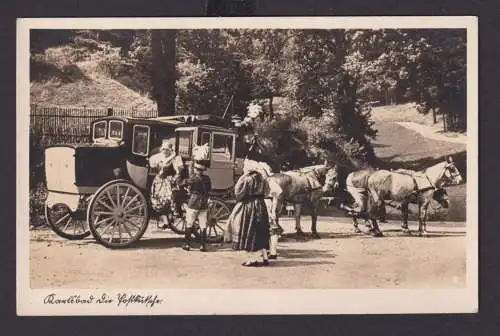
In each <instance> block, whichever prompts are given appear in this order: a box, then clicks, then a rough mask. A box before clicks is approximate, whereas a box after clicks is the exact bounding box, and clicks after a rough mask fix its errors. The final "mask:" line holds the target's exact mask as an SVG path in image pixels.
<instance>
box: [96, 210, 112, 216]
mask: <svg viewBox="0 0 500 336" xmlns="http://www.w3.org/2000/svg"><path fill="white" fill-rule="evenodd" d="M94 214H95V215H97V216H99V215H108V216H111V215H113V213H112V212H111V211H94Z"/></svg>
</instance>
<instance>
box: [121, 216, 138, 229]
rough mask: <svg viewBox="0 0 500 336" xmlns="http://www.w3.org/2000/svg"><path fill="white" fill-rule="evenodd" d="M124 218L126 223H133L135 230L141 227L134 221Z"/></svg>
mask: <svg viewBox="0 0 500 336" xmlns="http://www.w3.org/2000/svg"><path fill="white" fill-rule="evenodd" d="M124 220H125V221H126V222H127V223H130V224H132V225H133V226H134V227H135V228H136V229H137V230H140V229H141V227H140V226H138V225H137V224H136V223H134V222H132V221H131V220H130V219H128V218H125V219H124Z"/></svg>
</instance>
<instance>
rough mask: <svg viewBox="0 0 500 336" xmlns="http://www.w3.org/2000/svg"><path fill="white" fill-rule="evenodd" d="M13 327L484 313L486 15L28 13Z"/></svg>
mask: <svg viewBox="0 0 500 336" xmlns="http://www.w3.org/2000/svg"><path fill="white" fill-rule="evenodd" d="M17 51H18V55H17V56H18V58H17V61H18V64H17V76H18V77H17V78H18V82H17V103H18V111H17V134H18V138H17V154H18V157H17V171H18V177H17V206H18V209H17V213H18V220H17V224H16V225H17V248H18V249H17V284H18V287H17V300H18V302H17V307H18V315H134V314H151V315H158V314H159V315H161V314H165V315H176V314H300V313H303V314H308V313H315V314H318V313H320V314H378V313H466V312H477V308H478V298H477V296H478V291H477V281H478V280H477V277H478V272H477V261H478V260H477V258H478V257H477V250H478V233H477V231H478V224H479V223H478V217H477V201H478V200H477V179H478V177H477V155H478V154H477V153H478V151H477V137H478V130H477V118H478V105H477V66H478V65H477V20H476V19H475V18H472V17H420V18H419V17H408V18H406V17H385V18H384V17H373V18H367V17H359V18H356V17H351V18H340V17H337V18H336V17H328V18H320V17H315V18H305V17H304V18H300V17H296V18H211V19H208V18H205V19H188V18H183V19H181V18H179V19H161V18H157V19H141V18H130V19H125V18H124V19H117V18H109V19H107V18H94V19H90V18H88V19H83V18H82V19H18V35H17Z"/></svg>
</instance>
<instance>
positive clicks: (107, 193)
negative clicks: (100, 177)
mask: <svg viewBox="0 0 500 336" xmlns="http://www.w3.org/2000/svg"><path fill="white" fill-rule="evenodd" d="M106 196H108V199H109V201H110V202H111V204H112V205H113V207H114V208H116V204H115V201H113V198H112V197H111V195H110V193H109V191H107V190H106Z"/></svg>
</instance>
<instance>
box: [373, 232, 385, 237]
mask: <svg viewBox="0 0 500 336" xmlns="http://www.w3.org/2000/svg"><path fill="white" fill-rule="evenodd" d="M373 236H374V237H383V236H384V234H383V233H382V231H376V232H374V233H373Z"/></svg>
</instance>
